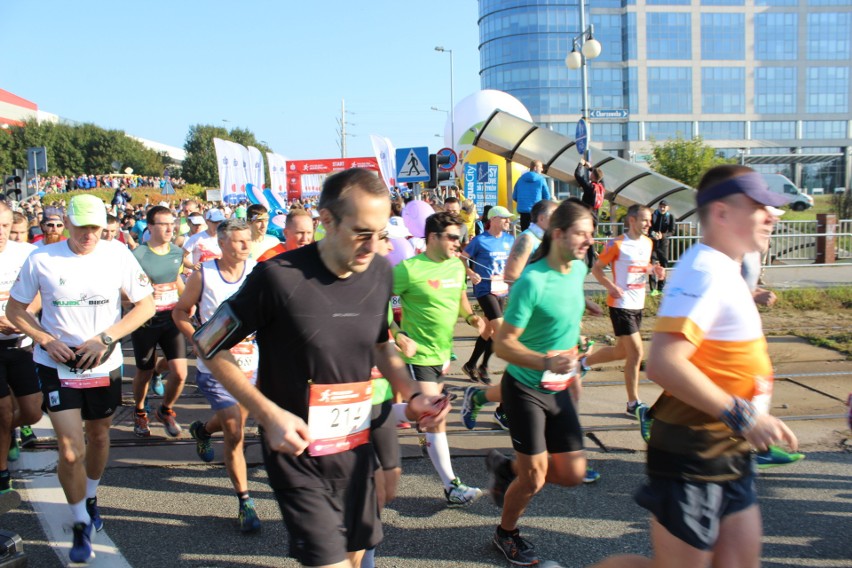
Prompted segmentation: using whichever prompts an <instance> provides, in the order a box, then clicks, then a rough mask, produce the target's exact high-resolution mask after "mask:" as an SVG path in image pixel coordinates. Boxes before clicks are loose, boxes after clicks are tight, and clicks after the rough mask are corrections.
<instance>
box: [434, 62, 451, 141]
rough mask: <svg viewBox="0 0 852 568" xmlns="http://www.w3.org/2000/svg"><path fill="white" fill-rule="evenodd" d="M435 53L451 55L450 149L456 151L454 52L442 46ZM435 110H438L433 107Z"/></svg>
mask: <svg viewBox="0 0 852 568" xmlns="http://www.w3.org/2000/svg"><path fill="white" fill-rule="evenodd" d="M435 51H440V52H441V53H449V54H450V148H451V149H455V147H456V110H455V106H456V104H455V99H454V97H453V77H454V73H453V50H452V49H444V48H443V47H442V46H440V45H439V46H437V47H436V48H435ZM433 110H437V109H435V108H434V107H433Z"/></svg>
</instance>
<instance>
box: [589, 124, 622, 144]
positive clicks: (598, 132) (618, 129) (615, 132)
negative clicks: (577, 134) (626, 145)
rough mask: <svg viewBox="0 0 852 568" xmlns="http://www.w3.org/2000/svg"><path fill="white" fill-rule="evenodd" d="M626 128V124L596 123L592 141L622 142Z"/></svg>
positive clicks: (593, 128)
mask: <svg viewBox="0 0 852 568" xmlns="http://www.w3.org/2000/svg"><path fill="white" fill-rule="evenodd" d="M626 126H627V123H624V122H595V123H594V124H593V125H592V141H593V142H594V141H597V142H622V141H624V132H625V128H626Z"/></svg>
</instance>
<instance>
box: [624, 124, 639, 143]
mask: <svg viewBox="0 0 852 568" xmlns="http://www.w3.org/2000/svg"><path fill="white" fill-rule="evenodd" d="M627 139H628V140H634V141H635V140H639V123H638V122H628V123H627Z"/></svg>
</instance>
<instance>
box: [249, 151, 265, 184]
mask: <svg viewBox="0 0 852 568" xmlns="http://www.w3.org/2000/svg"><path fill="white" fill-rule="evenodd" d="M248 155H249V173H250V174H251V175H250V176H249V183H251V184H252V185H253V186H254V187H263V186H264V184H265V183H266V168H264V167H263V154H262V153H261V151H260V150H258V149H257V148H255V147H254V146H249V147H248Z"/></svg>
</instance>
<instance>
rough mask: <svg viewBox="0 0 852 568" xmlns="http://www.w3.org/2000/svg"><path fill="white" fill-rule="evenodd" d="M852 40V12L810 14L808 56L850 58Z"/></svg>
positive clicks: (846, 59)
mask: <svg viewBox="0 0 852 568" xmlns="http://www.w3.org/2000/svg"><path fill="white" fill-rule="evenodd" d="M850 42H852V13H849V12H842V13H831V12H817V13H813V14H808V42H807V46H808V49H807V54H806V55H807V58H808V59H810V60H815V59H834V60H837V59H840V60H844V61H848V60H849V56H850V50H849V45H850Z"/></svg>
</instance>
